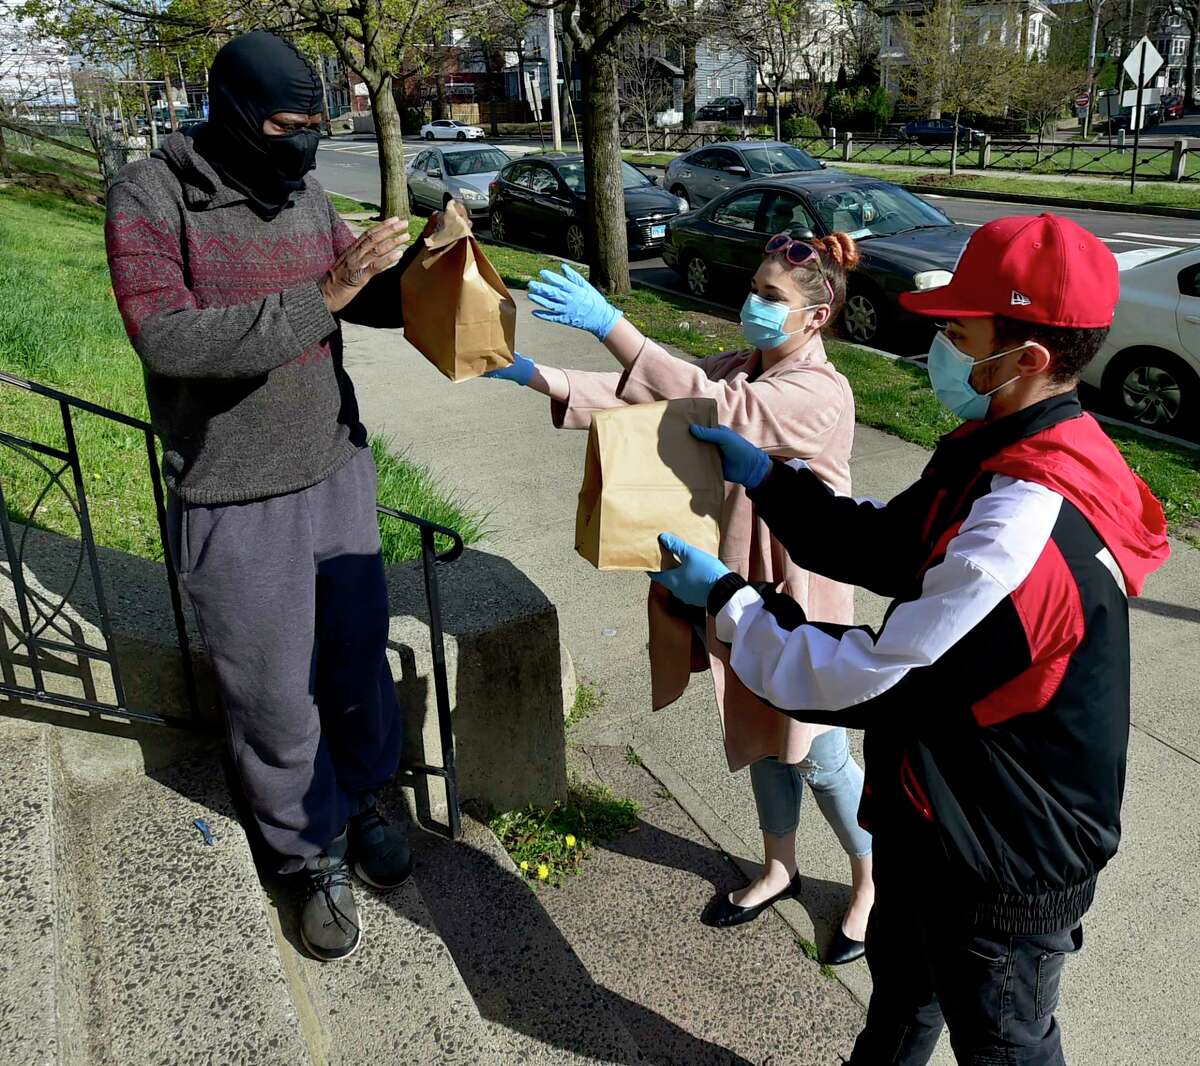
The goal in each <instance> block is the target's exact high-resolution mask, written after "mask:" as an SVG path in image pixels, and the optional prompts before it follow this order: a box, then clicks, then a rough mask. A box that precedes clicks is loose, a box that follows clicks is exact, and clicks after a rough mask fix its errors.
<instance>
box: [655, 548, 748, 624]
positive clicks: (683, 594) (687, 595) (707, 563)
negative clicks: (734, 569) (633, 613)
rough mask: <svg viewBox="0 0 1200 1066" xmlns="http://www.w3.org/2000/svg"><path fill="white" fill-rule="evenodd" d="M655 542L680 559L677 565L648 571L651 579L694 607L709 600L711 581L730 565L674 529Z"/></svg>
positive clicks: (717, 579)
mask: <svg viewBox="0 0 1200 1066" xmlns="http://www.w3.org/2000/svg"><path fill="white" fill-rule="evenodd" d="M658 542H659V544H661V545H662V546H663V547H664V548H666V549H667V551H669V552H670V553H671V554H672V555H674V556H675V557H676V558H677V559H678V560H679V566H677V567H675V569H674V570H663V571H660V572H659V573H657V574H651V575H650V580H651V581H657V582H658V583H659V584H660V585H662V586H663V588H665V589H666V590H667V591H668V592H670V593H672V594H673V595H674V596H675V598H676V599H680V600H683V602H684V603H690V604H691V605H692V606H693V607H703V606H704V605H705V604H706V603H708V594H709V592H711V591H712V587H713V585H715V584H716V583H717V582H718V581H720V580H721V578H723V577H724V576H725V575H726V574H728V573H729V567H727V566H726V565H725V564H724V563H723V562H721V560H720V559H718V558H717V557H716V556H715V555H709V554H708V552H702V551H701V550H700V549H699V548H693V547H692V546H691V545H690V544H688V543H687V541H684V540H680V539H679V538H678V537H677V536H675V534H674V533H663V534H660V535H659V538H658Z"/></svg>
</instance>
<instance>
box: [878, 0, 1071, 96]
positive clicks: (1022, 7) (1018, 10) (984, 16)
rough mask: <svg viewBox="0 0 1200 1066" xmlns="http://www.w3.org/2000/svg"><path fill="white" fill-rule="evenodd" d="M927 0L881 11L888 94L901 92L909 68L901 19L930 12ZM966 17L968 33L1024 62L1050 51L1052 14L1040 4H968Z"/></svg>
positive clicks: (1017, 0) (1021, 0)
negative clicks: (1014, 53)
mask: <svg viewBox="0 0 1200 1066" xmlns="http://www.w3.org/2000/svg"><path fill="white" fill-rule="evenodd" d="M932 7H933V5H932V4H931V3H929V2H928V0H898V2H894V3H891V4H889V5H888V6H887V7H885V8H883V10H882V11H881V12H880V15H881V17H882V19H883V24H882V26H881V28H880V39H879V68H880V81H881V82H882V83H883V85H884V86H885V87H886V88H887V89H888V90H889V91H891V92H893V93H895V92H899V91H900V80H901V77H902V74H903V71H904V69H905V68H906V67H908V66H909V58H908V51H907V49H906V47H905V44H904V35H903V32H902V23H901V19H902V18H903V17H904V16H907V17H908V18H911V19H918V18H920V17H921V16H922V15H923V14H924V13H926V12H927V11H929V10H931V9H932ZM966 13H967V14H968V16H969V18H970V20H971V26H970V28H969V31H968V32H974V33H978V34H979V36H980V39H981V40H983V39H987V38H989V37H990V38H991V39H992V40H993V41H997V42H999V43H1000V44H1002V45H1006V46H1008V47H1009V48H1011V49H1013V50H1014V51H1020V52H1021V53H1022V54H1023V55H1024V56H1025V58H1026V59H1038V60H1040V59H1045V58H1046V55H1047V53H1048V52H1049V50H1050V27H1051V25H1052V23H1053V21H1054V17H1055V16H1054V12H1053V11H1052V10H1051V9H1050V7H1049V5H1048V4H1046V3H1043V2H1042V0H1014V2H1011V3H970V4H968V5H967V7H966Z"/></svg>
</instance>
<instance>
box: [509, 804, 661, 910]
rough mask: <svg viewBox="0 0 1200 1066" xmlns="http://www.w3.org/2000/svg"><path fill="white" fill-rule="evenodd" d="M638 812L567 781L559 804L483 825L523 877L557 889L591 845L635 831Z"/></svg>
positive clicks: (634, 807)
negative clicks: (563, 796)
mask: <svg viewBox="0 0 1200 1066" xmlns="http://www.w3.org/2000/svg"><path fill="white" fill-rule="evenodd" d="M639 810H640V808H639V807H638V805H637V803H635V802H634V801H633V800H627V799H618V798H617V797H616V796H614V795H613V793H612V792H611V791H610V790H609V789H608V788H605V787H604V786H603V785H598V784H590V783H584V782H580V781H578V780H573V781H572V782H571V784H570V786H569V788H568V790H567V802H566V803H565V804H555V805H554V806H553V807H551V808H550V809H549V810H546V809H544V808H541V807H534V806H529V807H526V808H524V809H522V810H519V811H507V812H505V813H503V814H494V815H492V817H491V818H489V820H488V826H489V828H490V829H491V830H492V832H493V833H495V834H496V836H497V838H498V839H499V840H500V843H501V844H503V845H504V849H505V850H506V851H507V852H508V853H509V855H511V856H512V859H513V862H515V863H516V864H517V869H518V870H520V872H521V874H522V876H523V877H525V878H527V879H529V880H531V881H532V882H533V883H534V884H535V885H536V884H540V883H542V882H545V883H547V884H550V885H554V886H556V887H557V886H561V885H562V882H563V879H564V878H565V877H568V876H570V875H573V874H577V873H579V870H580V867H581V866H582V864H583V863H584V862H585V861H586V860H587V858H588V855H589V853H590V852H591V850H592V848H593V847H594V846H596V845H597V844H603V843H605V842H607V841H609V840H613V839H614V838H616V837H618V836H620V835H621V834H623V833H631V832H633V831H634V830H635V829H637V827H638V811H639Z"/></svg>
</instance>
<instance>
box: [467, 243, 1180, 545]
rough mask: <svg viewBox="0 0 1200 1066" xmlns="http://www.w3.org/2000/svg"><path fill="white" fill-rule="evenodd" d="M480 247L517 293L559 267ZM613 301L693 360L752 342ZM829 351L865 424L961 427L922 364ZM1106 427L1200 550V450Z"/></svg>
mask: <svg viewBox="0 0 1200 1066" xmlns="http://www.w3.org/2000/svg"><path fill="white" fill-rule="evenodd" d="M481 243H482V244H484V245H486V246H487V255H488V258H489V259H491V260H492V262H493V263H494V264H495V265H496V268H497V270H498V271H499V272H500V274H501V276H502V277H503V278H504V280H505V282H506V284H509V285H511V286H513V287H514V288H523V287H524V286H525V285H526V284H527V283H528V281H529V279H530V278H531V277H534V276H536V274H537V272H538V271H539V270H541V269H543V268H545V267H554V266H555V264H556V263H557V262H558V260H556V259H555V258H554V257H551V256H547V255H543V254H540V253H537V252H526V251H522V250H519V249H514V248H505V247H500V246H498V245H491V244H488V242H486V241H483V242H481ZM585 273H586V271H585ZM613 302H614V303H615V304H616V305H617V306H618V307H620V308H621V309H622V310H623V311H624V312H625V314H626V316H627V317H628V318H629V320H630V322H632V323H633V324H634V325H635V326H637V327H638V328H639V329H640V330H641V331H642V332H643V333H645V334H646V335H647V336H649V337H653V338H654V339H655V340H657V341H659V342H661V343H665V344H670V345H673V346H674V347H676V348H678V349H680V350H681V351H683V352H686V353H687V354H688V355H692V356H697V357H704V356H709V355H715V354H717V353H718V352H722V351H732V350H735V349H737V348H739V347H742V346H743V345H744V343H745V342H744V341H743V340H742V335H741V329H740V328H739V327H738V325H737V323H736V322H734V321H731V320H730V318H725V317H722V316H721V315H719V314H714V313H713V312H712V311H711V310H701V309H700V308H699V307H698V306H697V305H696V304H694V303H692V302H691V301H689V300H688V299H687V297H685V296H682V295H679V296H675V295H673V294H666V293H659V292H657V291H651V290H647V289H634V291H633V292H632V293H631V294H630V295H628V296H621V297H617V298H616V299H615V300H614V301H613ZM826 348H827V351H828V352H829V357H830V359H831V360H832V361H833V363H834V365H835V366H837V368H838V369H839V370H840V371H841V372H842V373H843V374H845V375H846V378H847V379H848V380H849V382H850V385H851V388H853V390H854V403H855V410H856V415H857V418H858V421H859V422H860V423H862V424H863V425H866V426H872V427H874V428H875V429H881V430H883V431H885V432H887V433H891V434H894V435H895V436H897V437H900V438H902V439H903V440H907V441H911V442H912V443H914V444H919V445H921V446H922V447H925V448H932V447H933V446H934V445H935V444H936V443H937V441H938V438H939V437H941V436H942V435H943V434H944V433H948V432H949V431H950V430H952V429H953V428H954V427H955V426H956V425H957V424H958V420H957V419H956V418H955V417H954V416H953V415H951V414H950V412H949V411H947V410H946V409H945V408H944V407H942V405H941V404H940V403H938V401H937V399H936V398H935V397H934V395H933V392H932V390H931V389H930V388H929V377H928V374H927V373H926V371H925V369H924V368H923V367H921V366H917V365H914V364H912V363H906V362H904V361H901V360H893V359H885V358H883V357H882V356H878V355H875V354H874V353H872V352H869V351H865V350H864V349H862V348H858V347H855V346H854V345H850V344H845V343H842V342H840V341H836V340H830V341H828V342H827V344H826ZM1105 429H1106V430H1107V432H1108V434H1109V436H1110V437H1112V439H1113V440H1114V442H1115V443H1116V445H1117V447H1118V449H1120V451H1121V454H1122V455H1124V456H1125V459H1126V461H1127V462H1128V463H1129V464H1130V466H1132V467H1133V469H1134V470H1136V471H1137V473H1138V474H1139V475H1140V476H1141V477H1142V478H1143V479H1144V480H1145V481H1146V483H1147V484H1148V485H1149V486H1150V488H1151V489H1152V490H1153V491H1154V494H1155V495H1156V496H1157V497H1158V498H1159V500H1161V501H1162V504H1163V509H1164V510H1165V511H1166V514H1167V518H1168V520H1169V521H1170V523H1171V529H1172V532H1174V533H1176V534H1178V535H1179V536H1182V537H1184V538H1185V539H1186V540H1188V541H1190V542H1191V543H1193V544H1196V545H1197V546H1200V463H1198V462H1197V454H1196V452H1194V451H1191V450H1189V449H1187V448H1183V447H1179V446H1177V445H1172V444H1168V443H1166V442H1162V441H1156V440H1154V439H1153V438H1150V437H1143V436H1142V435H1140V434H1139V433H1137V432H1136V431H1135V430H1132V429H1122V428H1119V427H1112V426H1107V425H1106V426H1105Z"/></svg>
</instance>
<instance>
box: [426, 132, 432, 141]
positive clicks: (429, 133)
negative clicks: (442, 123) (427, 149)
mask: <svg viewBox="0 0 1200 1066" xmlns="http://www.w3.org/2000/svg"><path fill="white" fill-rule="evenodd" d="M425 140H427V141H432V140H433V130H430V131H429V132H428V133H426V134H425Z"/></svg>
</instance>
